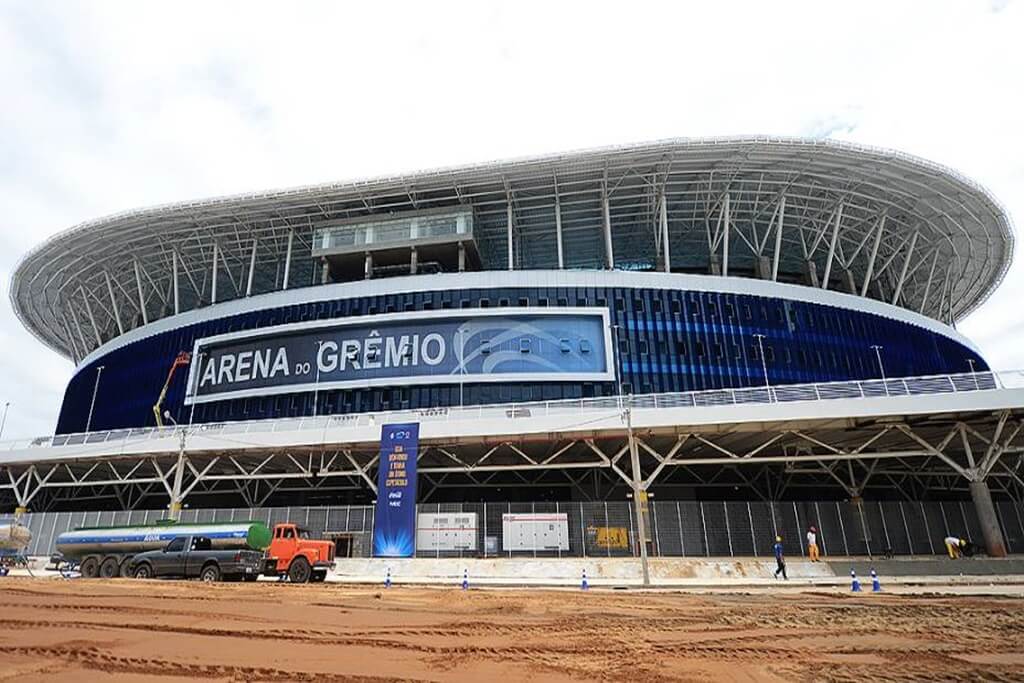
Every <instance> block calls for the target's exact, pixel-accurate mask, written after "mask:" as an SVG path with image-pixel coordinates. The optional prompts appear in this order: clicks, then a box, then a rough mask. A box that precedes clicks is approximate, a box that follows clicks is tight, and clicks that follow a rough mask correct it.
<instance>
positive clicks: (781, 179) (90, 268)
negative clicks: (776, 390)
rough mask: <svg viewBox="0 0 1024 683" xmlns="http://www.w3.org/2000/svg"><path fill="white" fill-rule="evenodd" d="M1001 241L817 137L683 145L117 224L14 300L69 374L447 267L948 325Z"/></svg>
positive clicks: (367, 184)
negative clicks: (97, 358) (311, 292)
mask: <svg viewBox="0 0 1024 683" xmlns="http://www.w3.org/2000/svg"><path fill="white" fill-rule="evenodd" d="M1012 250H1013V233H1012V229H1011V226H1010V220H1009V217H1008V216H1007V214H1006V212H1005V211H1004V210H1003V209H1002V208H1001V207H1000V205H999V204H998V202H997V201H996V200H995V199H994V198H993V197H992V196H991V195H990V194H989V193H988V192H986V191H985V190H984V189H983V188H982V187H980V186H978V185H977V184H975V183H973V182H971V181H970V180H967V179H966V178H964V177H962V176H960V175H959V174H957V173H956V172H954V171H952V170H950V169H948V168H945V167H942V166H938V165H936V164H932V163H930V162H927V161H923V160H921V159H918V158H914V157H911V156H908V155H905V154H900V153H896V152H891V151H883V150H877V149H871V148H867V147H862V146H858V145H851V144H847V143H838V142H834V141H828V140H805V139H775V138H773V139H763V138H756V139H755V138H723V139H693V140H688V139H682V140H669V141H664V142H656V143H650V144H641V145H634V146H626V147H615V148H608V149H599V150H592V151H582V152H572V153H567V154H559V155H553V156H545V157H538V158H531V159H517V160H511V161H501V162H495V163H488V164H479V165H472V166H465V167H459V168H448V169H441V170H434V171H426V172H421V173H415V174H410V175H401V176H393V177H384V178H377V179H372V180H361V181H354V182H345V183H331V184H325V185H316V186H310V187H302V188H296V189H288V190H275V191H270V192H262V193H254V194H245V195H237V196H232V197H220V198H214V199H207V200H201V201H192V202H184V203H178V204H171V205H165V206H158V207H153V208H148V209H140V210H133V211H127V212H124V213H120V214H117V215H114V216H109V217H106V218H101V219H98V220H94V221H90V222H87V223H83V224H81V225H78V226H76V227H74V228H71V229H70V230H68V231H66V232H63V233H61V234H59V235H57V236H55V237H53V238H51V239H50V240H48V241H47V242H45V243H44V244H42V245H41V246H40V247H38V248H37V249H35V250H34V251H33V252H31V253H30V254H29V255H28V256H26V257H25V258H24V259H23V260H22V262H21V263H20V264H19V266H18V268H17V269H16V271H15V273H14V275H13V277H12V279H11V294H10V296H11V302H12V304H13V307H14V310H15V311H16V312H17V314H18V316H19V317H20V318H21V320H22V321H23V323H24V324H25V325H26V326H27V327H28V328H29V329H30V330H31V331H32V332H33V333H34V334H35V335H36V336H37V337H39V338H40V339H41V340H42V341H44V342H45V343H46V344H48V345H49V346H51V347H52V348H54V349H56V350H57V351H59V352H60V353H62V354H65V355H67V356H69V357H71V358H73V359H75V360H76V361H79V360H81V359H82V358H84V357H85V356H87V355H88V354H89V353H90V352H91V351H92V350H94V349H96V348H97V347H99V346H101V345H102V344H104V343H106V342H108V341H109V340H111V339H113V338H115V337H117V336H119V335H121V334H124V333H125V332H127V331H129V330H131V329H134V328H136V327H140V326H143V325H146V324H148V323H151V322H153V321H155V320H158V319H161V318H165V317H168V316H172V315H175V314H177V313H182V312H185V311H188V310H192V309H196V308H200V307H204V306H209V305H211V304H214V303H220V302H224V301H228V300H231V299H239V298H244V297H248V296H255V295H259V294H263V293H267V292H272V291H278V290H282V289H295V288H299V287H309V286H316V285H320V284H325V283H330V282H343V281H349V280H357V279H364V278H381V277H388V276H391V275H397V274H409V273H410V272H412V273H429V272H458V271H462V270H466V271H470V270H505V269H510V270H526V269H560V268H564V269H620V270H630V271H664V272H674V273H702V274H711V275H716V274H717V275H728V276H733V277H736V276H740V277H750V278H762V279H766V280H777V281H780V282H786V283H795V284H802V285H806V286H811V287H820V288H826V289H831V290H836V291H841V292H848V293H854V294H857V295H861V296H866V297H870V298H872V299H877V300H881V301H884V302H886V303H891V304H895V305H897V306H901V307H904V308H907V309H911V310H913V311H916V312H919V313H922V314H924V315H926V316H929V317H932V318H934V319H937V320H939V321H942V322H945V323H953V322H955V321H956V320H958V319H960V318H962V317H963V316H965V315H966V314H968V313H969V312H970V311H972V310H973V309H974V308H976V307H977V306H978V305H979V304H980V303H982V302H983V301H984V300H985V298H986V297H987V296H988V295H989V294H990V293H991V292H992V291H993V289H994V288H995V287H996V286H997V285H998V283H999V281H1000V280H1001V279H1002V277H1003V275H1004V273H1005V272H1006V269H1007V268H1008V266H1009V264H1010V260H1011V255H1012Z"/></svg>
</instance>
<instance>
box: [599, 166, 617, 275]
mask: <svg viewBox="0 0 1024 683" xmlns="http://www.w3.org/2000/svg"><path fill="white" fill-rule="evenodd" d="M601 210H602V212H603V214H604V252H605V266H606V267H607V268H608V270H614V269H615V250H614V248H613V247H612V212H611V207H610V206H609V203H608V187H607V185H605V186H604V187H602V189H601Z"/></svg>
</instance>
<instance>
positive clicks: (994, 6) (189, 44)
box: [0, 0, 1024, 436]
mask: <svg viewBox="0 0 1024 683" xmlns="http://www.w3.org/2000/svg"><path fill="white" fill-rule="evenodd" d="M1022 34H1024V5H1022V3H1020V2H1006V1H993V2H989V3H965V2H954V1H948V2H935V1H931V0H922V1H921V2H917V3H911V2H907V3H887V2H861V3H853V4H850V3H846V4H831V3H820V2H788V3H787V2H781V3H765V2H750V3H730V2H708V3H664V4H660V3H655V4H646V3H641V2H632V3H608V4H603V3H578V4H577V3H551V2H547V3H531V2H509V3H500V4H490V3H481V2H466V3H313V2H307V3H302V4H297V5H287V4H281V3H266V4H260V3H254V2H234V3H228V2H221V3H199V2H195V3H187V2H186V3H175V4H174V5H154V4H152V3H138V2H133V1H124V2H111V1H108V2H104V3H88V2H71V1H62V2H32V3H15V2H12V1H10V0H0V93H3V102H2V104H3V106H0V151H2V153H0V205H2V206H3V207H4V209H5V211H4V214H3V219H2V221H0V277H2V278H3V287H4V291H3V299H2V303H0V325H2V327H0V342H2V343H3V349H4V353H3V354H2V355H0V401H3V400H5V399H6V398H8V397H9V399H10V400H11V401H12V404H13V405H12V409H11V416H10V420H9V423H8V432H7V435H8V436H11V435H26V434H32V433H39V432H45V431H48V430H49V429H51V428H52V426H53V423H54V421H55V416H56V411H57V409H58V407H59V404H60V398H61V391H62V387H63V383H64V382H65V381H66V378H67V377H68V376H69V375H70V371H71V368H70V366H69V365H68V364H67V363H66V362H65V361H63V360H61V359H59V358H57V357H55V356H54V355H53V354H51V353H49V352H47V351H45V350H43V349H42V348H41V346H40V344H39V343H38V342H37V341H35V340H34V339H33V338H32V337H31V336H30V335H29V334H28V333H27V332H25V331H24V330H23V328H22V327H21V326H20V324H19V323H17V321H16V320H15V318H14V316H13V314H12V312H11V311H10V308H9V305H8V303H7V292H6V287H7V279H8V278H9V276H10V272H11V270H12V269H13V267H14V264H15V262H16V260H17V258H18V256H19V255H20V254H22V253H24V252H25V251H26V250H28V249H29V248H30V247H31V246H32V245H33V244H35V243H38V242H39V241H41V240H42V239H44V238H45V237H46V236H48V235H51V234H53V233H55V232H57V231H59V230H62V229H64V228H67V227H69V226H70V225H72V224H75V223H77V222H80V221H82V220H86V219H89V218H94V217H96V216H97V215H101V214H105V213H111V212H115V211H119V210H122V209H126V208H130V207H135V206H140V205H147V204H152V203H157V202H167V201H175V200H181V199H187V198H194V197H204V196H209V195H215V194H223V193H229V192H240V191H246V190H257V189H265V188H269V187H275V186H282V185H296V184H302V183H313V182H323V181H327V180H339V179H345V178H352V177H361V176H367V175H376V174H380V173H386V172H394V171H405V170H415V169H418V168H424V167H433V166H440V165H448V164H459V163H468V162H474V161H484V160H489V159H493V158H500V157H506V156H518V155H523V154H533V153H546V152H555V151H560V150H565V149H572V148H578V147H587V146H596V145H607V144H615V143H622V142H637V141H643V140H650V139H657V138H664V137H676V136H699V135H728V134H745V133H767V134H789V135H822V136H832V137H837V138H842V139H848V140H853V141H857V142H862V143H867V144H872V145H878V146H885V147H894V148H897V149H901V150H904V151H907V152H910V153H913V154H918V155H921V156H924V157H926V158H929V159H932V160H935V161H938V162H941V163H945V164H948V165H950V166H953V167H954V168H957V169H959V170H961V171H963V172H964V173H965V174H967V175H969V176H971V177H972V178H974V179H976V180H978V181H979V182H981V183H983V184H985V185H986V186H988V187H989V188H990V189H991V190H992V191H993V192H994V193H995V194H996V195H997V196H998V197H1000V198H1001V199H1002V201H1003V202H1005V204H1006V206H1007V208H1008V209H1009V210H1010V212H1011V213H1012V214H1014V215H1016V216H1017V217H1018V219H1019V220H1021V221H1024V218H1021V216H1024V192H1022V185H1024V161H1022V159H1024V142H1022V141H1024V136H1022V133H1021V130H1020V126H1019V116H1020V112H1021V110H1022V106H1024V94H1022V90H1021V88H1020V74H1021V73H1024V47H1022V46H1021V43H1020V40H1019V36H1020V35H1022ZM1022 286H1024V266H1020V265H1018V266H1017V267H1015V268H1014V269H1013V270H1011V272H1010V274H1009V276H1008V277H1007V280H1006V282H1005V283H1004V285H1003V287H1002V288H1001V289H1000V290H999V291H998V292H997V293H996V295H995V296H994V297H993V298H992V300H991V301H990V302H989V303H988V304H987V305H986V306H985V307H983V308H982V309H981V311H979V312H978V313H976V314H974V315H973V316H971V318H970V319H969V320H967V321H966V322H965V323H964V324H963V325H962V330H963V331H964V332H966V333H967V334H968V335H969V336H971V337H972V338H974V339H975V340H977V341H978V343H979V344H980V345H981V347H982V349H983V350H984V351H986V353H987V355H988V357H989V358H990V359H991V360H992V362H993V363H994V364H995V365H996V366H998V367H1004V368H1009V367H1024V346H1022V345H1020V344H1019V343H1016V339H1018V338H1019V330H1020V328H1019V325H1020V321H1021V319H1022V318H1021V316H1020V315H1019V314H1018V313H1017V309H1018V306H1017V305H1016V302H1015V301H1014V298H1015V297H1016V296H1018V293H1019V292H1020V291H1021V288H1022Z"/></svg>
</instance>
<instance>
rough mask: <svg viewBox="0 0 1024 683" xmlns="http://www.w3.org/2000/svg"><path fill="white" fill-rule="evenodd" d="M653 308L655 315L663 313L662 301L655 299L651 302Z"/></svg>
mask: <svg viewBox="0 0 1024 683" xmlns="http://www.w3.org/2000/svg"><path fill="white" fill-rule="evenodd" d="M651 308H652V310H653V311H654V312H655V313H661V310H662V305H661V299H655V300H654V301H652V302H651Z"/></svg>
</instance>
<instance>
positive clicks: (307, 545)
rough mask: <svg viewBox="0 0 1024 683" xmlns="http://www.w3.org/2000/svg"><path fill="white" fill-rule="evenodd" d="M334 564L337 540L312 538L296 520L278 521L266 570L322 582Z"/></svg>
mask: <svg viewBox="0 0 1024 683" xmlns="http://www.w3.org/2000/svg"><path fill="white" fill-rule="evenodd" d="M333 566H334V544H333V543H331V542H330V541H320V540H313V539H311V538H310V534H309V531H307V530H306V529H303V528H302V527H300V526H298V525H297V524H291V523H286V524H278V525H277V526H275V527H274V535H273V537H272V538H271V541H270V547H269V548H267V554H266V560H265V566H264V569H263V573H264V574H267V575H270V576H279V577H284V576H287V577H288V579H289V580H290V581H291V582H292V583H306V582H307V581H310V582H313V583H319V582H321V581H323V580H324V579H326V578H327V570H328V569H330V568H331V567H333Z"/></svg>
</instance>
